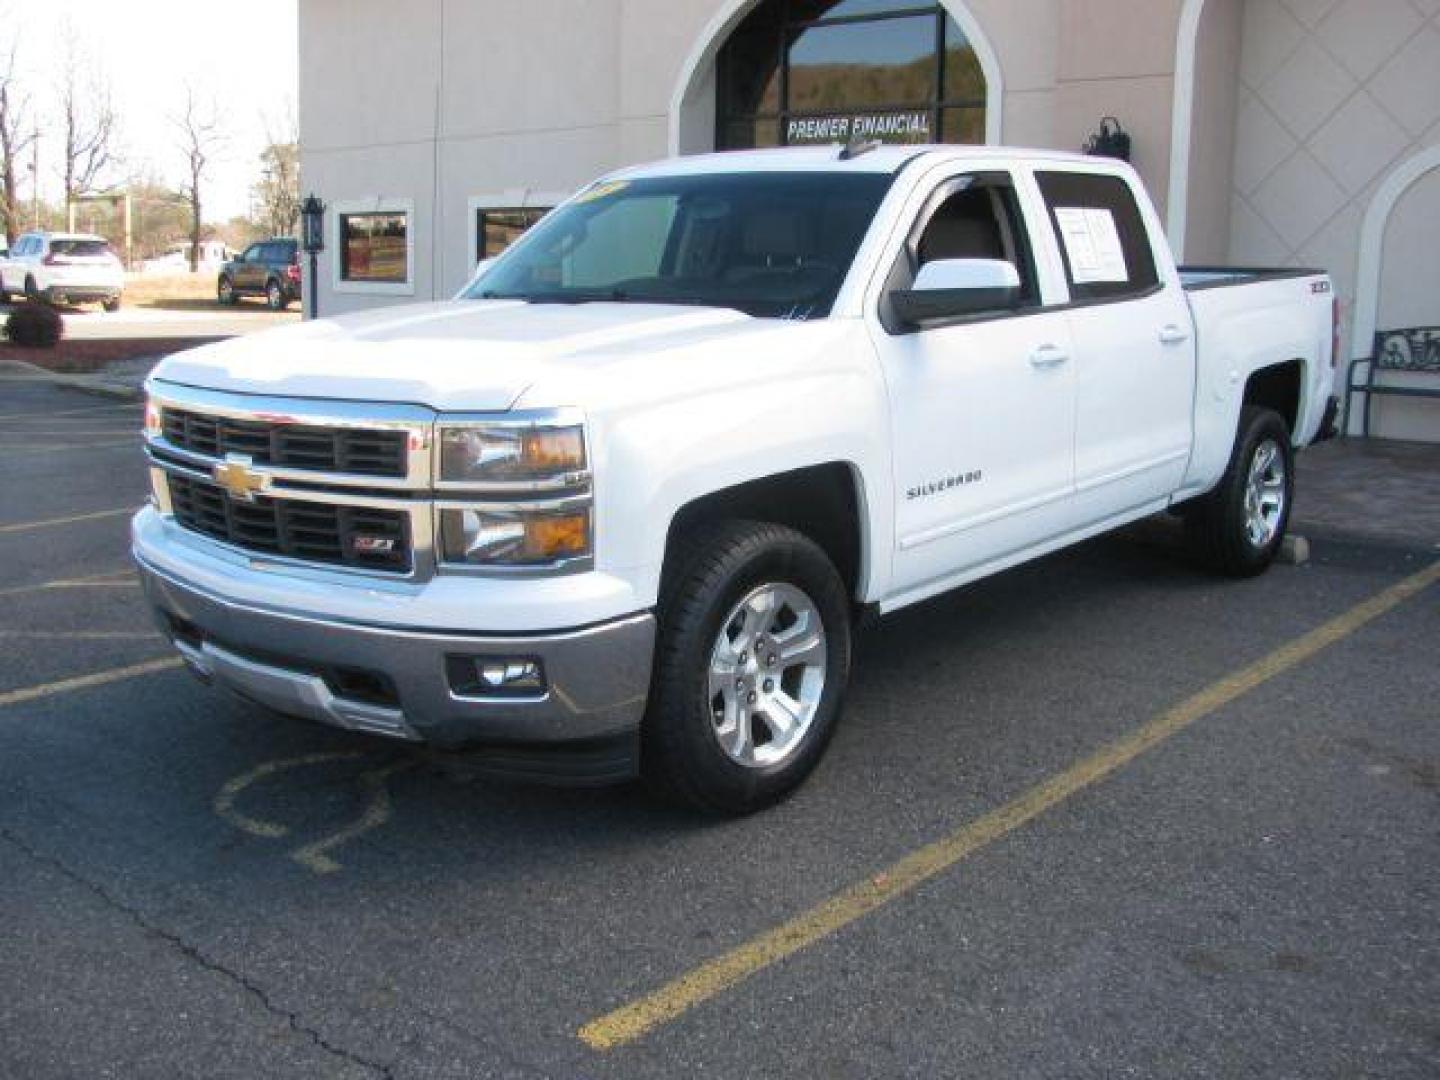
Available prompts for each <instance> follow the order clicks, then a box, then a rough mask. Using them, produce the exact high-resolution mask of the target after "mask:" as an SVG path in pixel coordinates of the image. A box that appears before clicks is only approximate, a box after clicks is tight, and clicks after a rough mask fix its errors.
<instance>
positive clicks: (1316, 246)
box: [1229, 0, 1440, 340]
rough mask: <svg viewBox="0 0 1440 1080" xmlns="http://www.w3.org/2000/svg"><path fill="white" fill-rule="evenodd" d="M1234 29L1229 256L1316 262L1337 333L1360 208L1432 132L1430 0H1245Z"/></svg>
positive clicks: (1434, 62)
mask: <svg viewBox="0 0 1440 1080" xmlns="http://www.w3.org/2000/svg"><path fill="white" fill-rule="evenodd" d="M1243 39H1244V44H1243V49H1242V55H1241V62H1240V83H1241V85H1240V102H1239V109H1238V114H1237V121H1236V143H1235V171H1234V177H1233V182H1232V203H1231V231H1230V251H1229V257H1230V259H1231V260H1232V261H1234V262H1242V263H1251V264H1254V265H1273V266H1305V265H1310V266H1319V267H1322V268H1324V269H1326V270H1328V271H1329V272H1330V273H1331V275H1332V276H1333V277H1334V279H1335V283H1336V287H1337V292H1338V294H1339V296H1340V298H1341V301H1342V303H1343V305H1344V312H1345V316H1346V318H1347V328H1346V329H1347V335H1346V339H1347V340H1348V317H1349V315H1350V313H1351V311H1352V309H1353V306H1354V301H1355V290H1356V280H1355V277H1356V265H1357V256H1358V251H1359V241H1360V227H1361V223H1362V221H1363V219H1364V216H1365V211H1366V209H1367V207H1368V206H1369V205H1370V201H1371V200H1372V198H1373V197H1374V194H1375V190H1376V188H1377V187H1378V186H1379V184H1380V183H1381V181H1382V180H1383V179H1384V177H1385V175H1386V174H1387V173H1388V172H1389V170H1390V169H1391V168H1392V167H1393V166H1394V165H1395V164H1396V163H1397V162H1400V161H1403V160H1404V159H1406V158H1408V157H1411V156H1412V155H1414V154H1415V153H1417V152H1418V151H1419V150H1421V149H1422V148H1423V147H1426V146H1434V145H1435V144H1436V143H1437V141H1440V0H1247V3H1246V10H1245V25H1244V30H1243ZM1431 235H1432V236H1433V235H1434V232H1433V227H1432V231H1431ZM1396 273H1397V274H1399V275H1400V277H1404V276H1405V274H1406V273H1408V271H1403V270H1399V271H1396ZM1392 280H1393V279H1392ZM1434 314H1435V316H1436V320H1435V321H1440V312H1436V313H1434Z"/></svg>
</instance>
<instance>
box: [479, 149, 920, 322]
mask: <svg viewBox="0 0 1440 1080" xmlns="http://www.w3.org/2000/svg"><path fill="white" fill-rule="evenodd" d="M892 179H893V178H892V177H891V176H890V175H888V174H878V173H731V174H721V175H713V174H712V175H707V176H663V177H647V178H643V179H636V180H613V181H607V182H603V183H599V184H596V185H594V186H593V187H591V188H590V189H588V190H587V191H584V192H582V193H581V194H580V195H578V196H576V198H575V199H573V200H571V201H570V202H569V203H567V204H566V205H564V206H562V207H560V208H559V209H558V210H556V211H554V212H553V213H551V214H550V215H549V216H547V217H546V218H545V219H544V220H543V221H541V222H540V223H539V224H538V225H536V226H535V227H534V228H533V229H531V230H530V232H528V233H527V234H526V235H525V236H524V238H523V239H521V240H520V241H519V242H518V243H516V244H515V245H514V246H513V247H511V248H510V249H509V250H508V251H506V252H505V254H503V255H501V256H500V258H499V259H498V260H497V261H496V263H495V265H494V266H492V267H491V268H490V269H489V270H487V271H486V272H485V274H484V275H483V276H482V277H481V278H480V279H479V280H478V281H476V282H475V283H474V284H473V285H471V286H470V287H469V288H468V289H467V290H466V291H465V293H464V295H465V296H466V297H467V298H469V299H519V300H528V301H530V302H532V303H558V304H565V303H585V302H587V301H600V300H604V301H614V302H619V303H625V302H629V303H652V304H700V305H704V306H708V307H725V308H735V309H737V310H739V311H743V312H745V313H746V314H748V315H753V316H757V317H760V318H789V319H812V318H821V317H823V316H825V315H827V314H828V313H829V311H830V306H831V305H832V304H833V303H834V302H835V294H836V293H837V292H838V291H839V289H840V283H841V282H842V281H843V280H844V279H845V274H846V272H847V271H848V270H849V269H850V262H851V260H852V259H853V258H854V257H855V250H856V249H857V248H858V247H859V246H860V240H861V239H862V238H863V237H864V235H865V231H866V230H867V229H868V228H869V227H870V220H871V218H872V217H873V216H874V214H875V209H876V207H877V206H879V205H880V200H881V199H882V198H883V197H884V195H885V192H886V191H887V190H889V187H890V184H891V181H892Z"/></svg>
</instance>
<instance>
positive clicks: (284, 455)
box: [161, 407, 406, 477]
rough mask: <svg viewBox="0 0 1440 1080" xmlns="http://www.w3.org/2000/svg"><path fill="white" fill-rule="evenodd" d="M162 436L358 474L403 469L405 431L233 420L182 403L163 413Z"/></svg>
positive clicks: (187, 445) (200, 449)
mask: <svg viewBox="0 0 1440 1080" xmlns="http://www.w3.org/2000/svg"><path fill="white" fill-rule="evenodd" d="M161 419H162V422H163V424H164V432H165V441H166V442H168V443H170V444H171V445H172V446H178V447H180V448H181V449H184V450H189V451H191V452H192V453H196V454H205V455H206V456H208V457H224V456H225V455H226V454H247V455H249V457H250V458H251V460H252V461H254V462H256V463H257V464H262V465H278V466H281V467H282V468H292V469H314V470H316V471H317V472H342V473H358V474H360V475H362V476H395V477H403V476H404V475H405V447H406V434H405V432H403V431H378V430H366V429H361V428H329V427H315V426H312V425H308V424H281V423H274V422H271V421H267V420H236V419H233V418H231V417H228V416H207V415H205V414H204V413H196V412H190V411H188V410H185V409H172V408H168V407H167V408H166V409H164V411H163V413H162V417H161Z"/></svg>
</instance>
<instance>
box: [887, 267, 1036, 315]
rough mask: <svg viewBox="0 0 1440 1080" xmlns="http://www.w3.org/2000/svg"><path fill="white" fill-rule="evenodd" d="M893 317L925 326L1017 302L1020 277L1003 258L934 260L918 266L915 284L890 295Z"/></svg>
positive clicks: (1011, 305) (1010, 305)
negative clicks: (893, 311) (918, 270)
mask: <svg viewBox="0 0 1440 1080" xmlns="http://www.w3.org/2000/svg"><path fill="white" fill-rule="evenodd" d="M890 302H891V304H892V305H893V307H894V310H895V314H896V316H897V317H898V318H899V319H900V321H901V322H903V323H905V324H906V325H908V326H926V325H928V324H930V323H935V322H943V321H944V320H946V319H954V318H959V317H961V316H964V315H974V314H977V313H979V312H982V311H1004V310H1006V309H1008V308H1013V307H1014V306H1015V305H1016V304H1018V303H1019V302H1020V274H1019V272H1018V271H1017V270H1016V269H1015V267H1014V266H1013V265H1012V264H1010V263H1008V262H1005V261H1004V260H1003V259H936V260H935V261H934V262H928V263H926V264H925V265H924V266H922V267H920V272H919V273H918V274H916V275H915V284H914V285H913V286H912V287H911V288H909V289H897V290H896V291H895V292H893V293H891V294H890Z"/></svg>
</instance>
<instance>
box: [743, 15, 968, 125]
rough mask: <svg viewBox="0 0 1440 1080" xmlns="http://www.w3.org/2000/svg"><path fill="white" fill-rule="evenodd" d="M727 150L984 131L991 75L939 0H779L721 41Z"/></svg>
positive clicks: (751, 16) (750, 16)
mask: <svg viewBox="0 0 1440 1080" xmlns="http://www.w3.org/2000/svg"><path fill="white" fill-rule="evenodd" d="M717 65H718V78H719V85H718V88H717V89H718V93H717V95H716V102H717V116H716V144H717V146H718V147H719V148H720V149H722V150H739V149H753V148H758V147H764V146H775V145H780V146H785V145H803V144H807V143H809V144H817V143H831V142H848V141H850V140H851V139H879V140H881V141H884V142H954V143H978V142H984V136H985V106H986V92H985V76H984V73H983V72H982V71H981V68H980V62H979V59H978V58H977V57H976V55H975V50H974V48H973V47H972V46H971V44H970V42H969V40H968V39H967V38H966V36H965V33H964V31H963V30H961V29H960V27H959V25H958V24H957V23H956V22H955V20H954V19H952V18H951V17H950V16H949V15H948V14H947V13H946V12H945V9H944V8H943V7H941V6H940V5H939V4H924V3H921V2H912V3H907V2H906V0H839V2H836V0H828V2H827V0H768V2H767V3H763V4H761V5H760V6H759V7H758V8H756V10H755V11H753V12H752V13H751V14H750V15H749V16H748V17H747V18H746V19H745V20H744V22H742V23H741V24H740V26H739V27H738V28H737V29H736V31H735V33H734V34H733V35H732V36H731V38H730V39H729V40H728V41H727V42H726V43H725V45H724V47H723V48H722V49H721V50H720V55H719V57H718V61H717Z"/></svg>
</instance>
